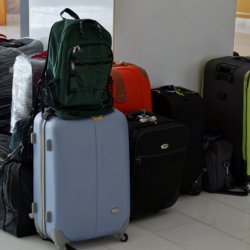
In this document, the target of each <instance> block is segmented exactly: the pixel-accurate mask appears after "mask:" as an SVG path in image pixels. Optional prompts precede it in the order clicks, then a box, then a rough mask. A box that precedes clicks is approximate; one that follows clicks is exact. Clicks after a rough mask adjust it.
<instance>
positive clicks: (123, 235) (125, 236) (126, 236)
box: [119, 233, 128, 242]
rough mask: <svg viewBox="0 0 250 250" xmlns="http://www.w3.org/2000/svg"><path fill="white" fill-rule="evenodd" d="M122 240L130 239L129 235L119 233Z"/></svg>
mask: <svg viewBox="0 0 250 250" xmlns="http://www.w3.org/2000/svg"><path fill="white" fill-rule="evenodd" d="M119 239H120V241H121V242H126V241H127V240H128V235H127V234H126V233H124V234H121V235H119Z"/></svg>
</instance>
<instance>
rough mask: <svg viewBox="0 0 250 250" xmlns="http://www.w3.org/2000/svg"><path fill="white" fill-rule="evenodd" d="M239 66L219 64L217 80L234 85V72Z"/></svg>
mask: <svg viewBox="0 0 250 250" xmlns="http://www.w3.org/2000/svg"><path fill="white" fill-rule="evenodd" d="M236 68H237V66H235V65H230V64H225V63H222V64H219V65H218V67H217V68H216V76H215V77H216V79H217V80H225V81H227V82H230V83H233V82H234V75H233V73H234V71H235V70H236Z"/></svg>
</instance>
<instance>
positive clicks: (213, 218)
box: [0, 19, 250, 250]
mask: <svg viewBox="0 0 250 250" xmlns="http://www.w3.org/2000/svg"><path fill="white" fill-rule="evenodd" d="M10 20H12V21H10V22H9V26H8V27H3V26H0V33H5V34H7V35H8V37H19V32H20V30H19V27H18V26H17V25H16V23H17V22H16V19H10ZM235 50H236V51H238V52H239V53H240V54H241V55H250V21H248V20H243V19H238V20H237V21H236V33H235ZM127 232H128V235H129V240H128V242H126V243H122V242H119V241H117V240H116V239H114V238H112V237H107V238H103V239H97V240H91V241H86V242H81V243H76V244H74V246H75V247H76V248H77V249H79V250H83V249H84V250H183V249H185V250H249V249H250V197H237V196H228V195H219V194H208V193H206V192H202V194H201V195H200V196H194V197H193V196H181V197H180V198H179V200H178V201H177V203H176V204H175V205H174V206H173V207H171V208H169V209H166V210H165V211H162V212H160V213H159V214H156V215H154V216H148V217H146V218H143V219H140V220H135V221H133V222H131V223H130V224H129V227H128V231H127ZM0 249H1V250H27V249H34V250H53V249H56V248H55V246H54V245H53V244H52V243H51V242H48V241H43V240H42V239H40V238H39V237H38V236H32V237H26V238H22V239H17V238H15V237H13V236H11V235H9V234H7V233H4V232H2V231H0Z"/></svg>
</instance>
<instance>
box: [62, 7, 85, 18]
mask: <svg viewBox="0 0 250 250" xmlns="http://www.w3.org/2000/svg"><path fill="white" fill-rule="evenodd" d="M64 13H67V14H68V15H70V16H71V17H73V18H74V19H80V17H79V16H78V15H77V14H76V13H75V12H74V11H73V10H71V9H69V8H65V9H64V10H63V11H62V12H61V13H60V16H61V17H62V19H66V18H64V17H63V14H64Z"/></svg>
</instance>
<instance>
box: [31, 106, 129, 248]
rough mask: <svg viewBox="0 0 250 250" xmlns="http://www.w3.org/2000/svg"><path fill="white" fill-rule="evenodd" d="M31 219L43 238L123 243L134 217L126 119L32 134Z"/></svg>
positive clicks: (46, 126)
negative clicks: (111, 237)
mask: <svg viewBox="0 0 250 250" xmlns="http://www.w3.org/2000/svg"><path fill="white" fill-rule="evenodd" d="M32 142H33V144H34V145H33V148H34V203H33V204H32V215H33V217H34V219H35V225H36V229H37V231H38V233H39V234H40V236H41V237H42V238H49V239H52V240H53V242H54V243H55V244H56V246H57V247H58V248H59V249H65V245H66V244H68V243H70V242H74V241H81V240H87V239H93V238H97V237H101V236H108V235H116V236H117V237H119V238H120V240H122V241H126V240H127V238H128V236H127V234H126V233H125V231H126V227H127V225H128V222H129V216H130V181H129V178H130V177H129V176H130V175H129V143H128V126H127V120H126V118H125V116H124V115H123V114H122V113H120V112H119V111H117V110H115V111H114V112H113V113H110V114H108V115H105V116H103V117H94V118H86V119H80V120H62V119H60V118H58V117H56V116H52V117H50V118H49V119H48V121H46V120H44V119H42V116H41V113H39V114H38V115H37V116H36V118H35V120H34V133H33V134H32Z"/></svg>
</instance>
